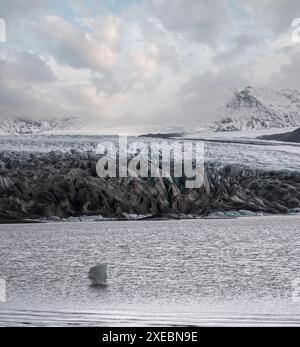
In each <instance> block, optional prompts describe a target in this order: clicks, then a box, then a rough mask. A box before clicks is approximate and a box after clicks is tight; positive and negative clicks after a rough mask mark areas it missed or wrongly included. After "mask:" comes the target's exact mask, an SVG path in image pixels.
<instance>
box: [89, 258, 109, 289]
mask: <svg viewBox="0 0 300 347" xmlns="http://www.w3.org/2000/svg"><path fill="white" fill-rule="evenodd" d="M107 266H108V264H107V263H101V264H98V265H96V266H93V267H91V268H90V270H89V274H88V278H89V279H90V281H91V283H92V285H94V286H106V281H107Z"/></svg>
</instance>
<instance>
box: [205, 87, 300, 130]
mask: <svg viewBox="0 0 300 347" xmlns="http://www.w3.org/2000/svg"><path fill="white" fill-rule="evenodd" d="M220 116H222V118H221V119H220V120H217V121H215V122H213V123H212V124H211V125H210V126H209V128H210V129H212V130H214V131H238V130H253V129H257V130H259V129H271V128H290V127H298V126H300V92H298V91H296V90H291V89H284V90H280V91H275V90H272V89H269V88H253V87H250V86H249V87H246V88H245V89H243V90H240V91H238V92H236V93H235V94H234V97H233V98H232V100H230V101H229V102H228V103H227V104H226V107H225V108H224V110H222V111H221V114H220Z"/></svg>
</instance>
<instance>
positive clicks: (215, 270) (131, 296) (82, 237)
mask: <svg viewBox="0 0 300 347" xmlns="http://www.w3.org/2000/svg"><path fill="white" fill-rule="evenodd" d="M99 262H108V263H109V268H108V285H107V287H102V288H99V287H98V288H96V287H92V286H90V283H89V280H88V279H87V273H88V270H89V268H90V267H91V266H93V265H95V264H97V263H99ZM0 278H3V279H5V280H6V284H7V302H6V303H0V325H1V326H7V325H8V326H9V325H26V326H27V325H34V326H36V325H47V326H49V325H50V326H53V325H54V326H57V325H71V326H77V325H90V326H94V325H96V326H107V325H110V326H113V325H118V326H120V325H130V326H132V325H299V326H300V281H299V285H298V284H297V278H298V279H299V278H300V216H276V217H257V218H243V219H232V220H229V219H228V220H226V219H225V220H218V219H216V220H188V221H186V220H185V221H147V222H146V221H145V222H144V221H143V222H142V221H138V222H99V223H53V224H25V225H0ZM297 286H299V288H297Z"/></svg>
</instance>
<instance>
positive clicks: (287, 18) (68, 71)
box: [0, 0, 300, 128]
mask: <svg viewBox="0 0 300 347" xmlns="http://www.w3.org/2000/svg"><path fill="white" fill-rule="evenodd" d="M0 17H1V18H3V19H4V20H5V22H6V26H7V35H6V41H7V42H6V44H5V49H6V56H7V57H6V59H0V117H8V116H22V117H31V118H46V117H67V116H75V117H79V118H80V119H81V120H82V121H84V122H85V121H90V120H92V121H94V122H96V123H97V124H98V125H99V127H102V128H106V127H107V128H111V127H115V126H118V127H122V126H128V125H133V124H135V125H153V124H157V125H159V124H163V125H168V126H171V125H190V126H195V125H197V126H201V125H203V124H204V123H205V122H208V121H209V120H210V119H212V118H214V117H216V116H217V115H216V112H215V108H216V105H218V104H219V103H221V102H223V100H226V99H227V98H229V97H230V96H231V94H232V91H233V90H235V89H237V88H242V87H245V86H247V85H252V86H267V87H271V88H276V89H282V88H293V89H299V90H300V78H298V76H299V72H300V43H298V42H297V40H295V36H296V38H297V25H298V24H297V21H296V22H295V23H294V25H295V27H294V28H293V27H292V26H291V23H292V21H293V20H294V19H295V18H297V17H300V1H299V0H243V1H240V0H209V1H208V0H87V1H83V0H74V1H68V0H53V1H46V0H13V1H12V0H0ZM299 26H300V24H299ZM293 33H294V36H293ZM293 37H294V40H293ZM299 37H300V30H299ZM2 46H3V45H2Z"/></svg>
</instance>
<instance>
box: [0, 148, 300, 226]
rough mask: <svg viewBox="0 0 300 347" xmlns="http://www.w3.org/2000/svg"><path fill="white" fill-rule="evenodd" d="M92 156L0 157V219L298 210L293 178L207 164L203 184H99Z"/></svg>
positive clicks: (298, 177) (298, 178) (299, 184)
mask: <svg viewBox="0 0 300 347" xmlns="http://www.w3.org/2000/svg"><path fill="white" fill-rule="evenodd" d="M96 162H97V157H96V156H95V154H93V153H77V152H74V151H73V152H72V153H67V154H63V153H59V152H57V153H56V152H55V153H54V152H51V153H48V154H43V153H37V154H33V153H26V152H2V153H0V219H2V220H4V219H5V220H8V219H24V218H41V217H50V216H57V217H62V218H66V217H70V216H81V215H98V214H99V215H102V216H106V217H111V216H117V215H120V214H122V213H128V214H155V215H158V216H159V215H165V214H182V213H185V214H198V215H207V214H209V213H211V212H215V211H232V210H233V211H235V210H236V211H238V210H249V211H253V212H266V213H285V212H287V211H288V209H290V208H298V207H300V173H299V172H291V171H263V170H255V169H250V168H247V167H242V166H239V165H227V166H216V165H215V164H213V163H206V177H205V185H204V186H203V187H202V188H200V189H186V188H185V181H184V179H183V178H173V179H167V178H147V179H139V178H135V179H132V178H107V179H106V178H99V177H98V176H97V174H96Z"/></svg>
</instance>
